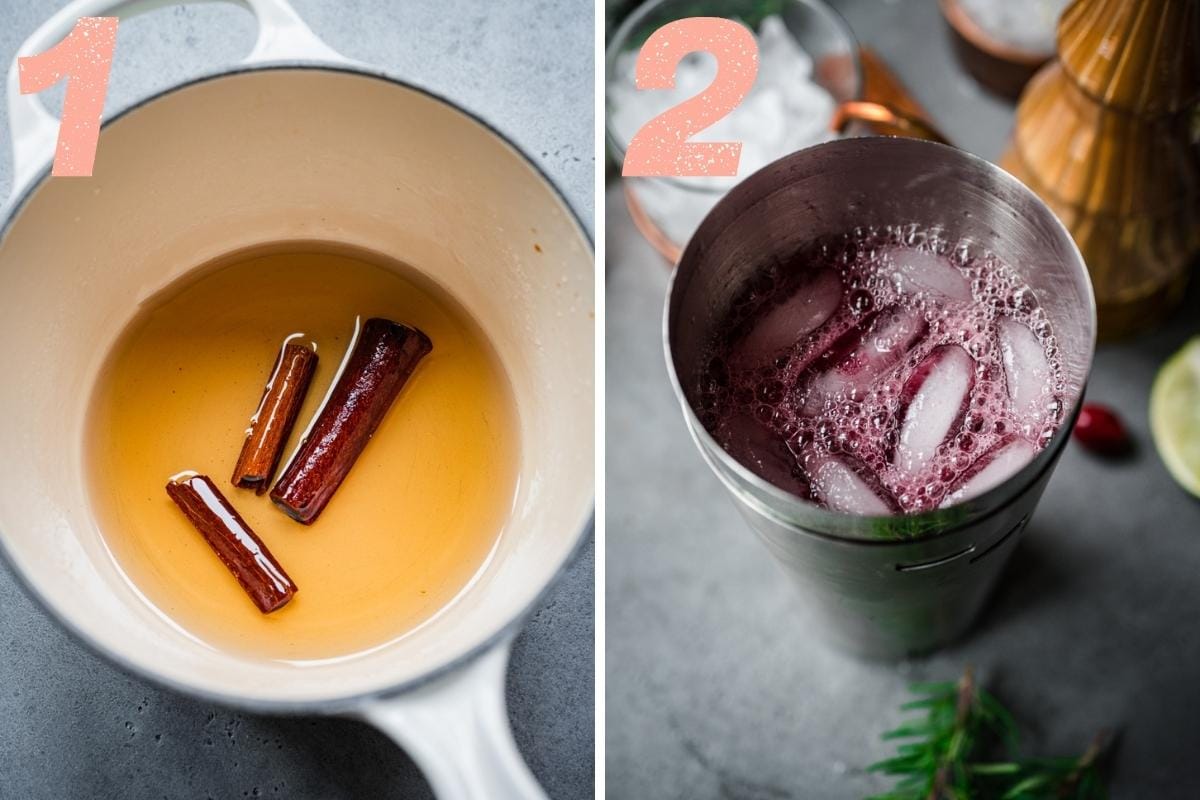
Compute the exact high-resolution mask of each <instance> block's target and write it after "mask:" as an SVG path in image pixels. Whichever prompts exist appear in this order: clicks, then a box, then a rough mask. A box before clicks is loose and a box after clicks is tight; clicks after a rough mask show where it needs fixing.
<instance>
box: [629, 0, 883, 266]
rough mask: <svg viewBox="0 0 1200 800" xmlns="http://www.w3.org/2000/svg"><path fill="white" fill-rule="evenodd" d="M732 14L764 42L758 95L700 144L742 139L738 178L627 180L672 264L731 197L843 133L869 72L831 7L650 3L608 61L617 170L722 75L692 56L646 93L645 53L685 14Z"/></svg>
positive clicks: (651, 236)
mask: <svg viewBox="0 0 1200 800" xmlns="http://www.w3.org/2000/svg"><path fill="white" fill-rule="evenodd" d="M698 16H707V17H724V18H726V19H732V20H736V21H738V22H741V23H743V24H744V25H745V26H746V27H747V28H749V29H750V30H751V31H752V32H753V33H754V35H755V37H756V38H757V40H758V48H759V69H758V77H757V78H756V80H755V82H754V86H753V88H752V89H751V90H750V92H749V93H748V94H747V95H746V97H745V98H744V99H743V100H742V102H741V103H740V104H739V105H738V107H737V108H735V109H734V110H733V111H731V112H730V113H729V114H728V115H727V116H725V117H724V118H723V119H721V120H720V121H718V122H717V123H716V124H714V125H712V126H711V127H710V128H708V129H707V130H705V131H703V132H702V133H699V134H697V135H696V136H695V137H693V141H740V142H742V156H741V162H740V164H739V167H738V174H737V175H736V176H732V177H707V176H706V177H689V178H669V177H665V178H626V179H625V182H624V186H625V194H626V200H627V202H628V204H629V209H630V213H631V214H632V215H633V218H634V221H635V222H636V223H637V225H638V228H639V230H640V231H641V232H642V234H643V235H645V236H646V238H647V239H648V240H649V241H650V243H651V244H652V245H653V246H654V247H655V249H657V250H658V251H659V252H660V253H661V254H662V255H663V256H664V257H665V258H666V259H667V260H668V261H669V262H670V263H672V264H674V263H675V262H676V261H677V260H678V256H679V253H680V250H681V249H682V246H683V244H684V243H686V242H687V240H688V239H689V238H690V237H691V235H692V233H693V232H694V231H695V230H696V228H697V227H698V226H699V224H700V221H701V220H703V219H704V217H705V216H706V215H707V214H708V212H709V211H710V210H711V209H712V207H713V206H715V205H716V204H717V201H718V200H720V199H721V198H722V197H723V196H724V195H725V193H726V192H728V191H729V190H730V189H731V188H733V186H735V185H736V184H737V183H738V182H739V181H741V180H742V179H743V178H745V177H747V176H748V175H750V174H752V173H754V172H756V171H758V170H759V169H760V168H762V167H764V166H766V165H767V164H769V163H771V162H772V161H775V160H776V159H778V158H780V157H782V156H784V155H787V154H788V153H791V152H794V151H796V150H800V149H802V148H804V147H808V146H809V145H813V144H817V143H819V142H823V141H826V140H828V139H831V138H834V137H835V136H836V134H835V133H833V129H834V120H835V116H836V114H837V109H838V107H839V105H840V104H842V103H845V102H848V101H852V100H854V99H856V98H858V97H859V96H860V94H861V91H862V66H861V64H860V62H859V57H858V45H857V43H856V42H855V40H854V36H853V34H852V33H851V31H850V28H849V26H848V25H847V24H846V22H845V21H844V20H843V19H842V18H841V17H840V16H839V15H838V14H837V12H836V11H834V10H833V9H832V8H830V7H829V6H828V5H826V4H825V3H824V2H821V0H649V2H646V3H644V4H643V5H642V6H640V7H639V8H638V9H637V10H635V11H634V12H633V13H632V14H631V15H630V16H629V17H628V18H627V19H626V20H625V22H624V23H623V24H622V25H621V26H620V27H619V28H618V29H617V30H616V32H615V33H614V34H613V37H612V40H611V42H610V44H609V47H608V51H607V57H606V68H605V72H606V78H607V88H606V92H605V101H606V106H607V109H606V110H607V113H606V115H605V118H606V124H605V129H606V138H607V142H608V146H609V149H610V151H611V153H612V155H613V156H614V158H615V160H616V161H617V163H620V162H621V161H622V160H623V159H624V157H625V149H626V147H627V146H628V144H629V140H630V139H631V138H632V137H633V135H634V134H635V133H636V132H637V131H638V129H639V128H640V127H641V126H642V125H644V124H645V123H646V122H647V121H649V120H650V119H652V118H654V117H656V116H657V115H659V114H661V113H662V112H664V111H666V110H667V109H669V108H671V107H673V106H675V105H678V104H679V103H680V102H682V101H684V100H686V99H688V98H690V97H692V96H694V95H696V94H698V93H700V92H701V91H702V90H703V89H704V88H705V87H707V86H708V85H709V84H710V83H711V82H712V80H713V78H714V76H715V75H716V69H717V64H716V60H715V58H714V57H713V56H712V55H711V54H709V53H692V54H690V55H688V56H687V57H685V58H684V59H683V60H682V61H681V62H680V63H679V66H678V68H677V69H676V73H675V88H674V89H670V90H662V91H640V90H638V89H637V87H636V86H635V84H634V70H635V66H636V63H637V55H638V51H639V50H640V49H641V47H642V44H643V43H645V41H646V39H647V38H648V37H649V36H650V35H651V34H652V33H654V31H656V30H658V29H659V28H660V27H662V26H663V25H665V24H667V23H669V22H673V21H675V20H677V19H683V18H685V17H698Z"/></svg>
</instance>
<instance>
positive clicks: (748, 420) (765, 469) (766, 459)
mask: <svg viewBox="0 0 1200 800" xmlns="http://www.w3.org/2000/svg"><path fill="white" fill-rule="evenodd" d="M716 433H717V436H716V438H717V441H718V442H720V443H721V446H722V447H723V448H725V451H726V452H728V453H729V454H730V455H731V456H733V457H734V458H735V459H737V460H738V462H739V463H741V464H742V466H744V467H746V468H747V469H749V470H750V471H751V472H753V473H755V474H756V475H758V476H759V477H760V478H762V479H763V480H766V481H768V482H770V483H773V484H775V485H776V486H778V487H779V488H780V489H783V490H784V491H786V492H791V493H792V494H794V495H798V496H799V497H803V498H805V499H808V498H809V497H810V496H811V493H810V492H809V488H808V484H807V483H806V482H805V481H804V479H803V478H801V477H799V471H798V469H797V464H796V459H795V457H794V456H793V455H792V453H791V451H790V450H788V448H787V445H786V444H784V442H783V440H782V439H781V438H779V436H778V435H776V434H775V433H774V432H772V431H770V430H768V429H767V428H766V427H764V426H763V424H762V423H760V422H759V421H758V420H756V419H755V418H754V417H753V416H751V415H750V414H734V415H733V416H730V417H727V418H726V419H724V420H722V421H721V422H720V423H719V424H718V426H717V432H716Z"/></svg>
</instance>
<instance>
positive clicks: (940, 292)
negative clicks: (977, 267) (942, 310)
mask: <svg viewBox="0 0 1200 800" xmlns="http://www.w3.org/2000/svg"><path fill="white" fill-rule="evenodd" d="M886 263H887V270H888V272H889V273H890V274H891V278H892V284H893V285H894V286H895V287H896V290H897V291H899V292H902V293H904V294H907V295H916V294H925V295H934V296H940V297H943V298H946V299H948V300H954V301H958V302H967V301H969V300H970V299H971V284H970V283H968V282H967V278H966V276H965V275H963V274H962V272H961V271H959V269H958V268H957V267H955V266H954V265H953V264H951V263H950V262H949V261H948V260H947V259H945V258H944V257H942V256H939V255H937V254H936V253H931V252H929V251H928V250H922V249H921V248H918V247H897V248H894V249H892V250H889V251H888V253H887V262H886Z"/></svg>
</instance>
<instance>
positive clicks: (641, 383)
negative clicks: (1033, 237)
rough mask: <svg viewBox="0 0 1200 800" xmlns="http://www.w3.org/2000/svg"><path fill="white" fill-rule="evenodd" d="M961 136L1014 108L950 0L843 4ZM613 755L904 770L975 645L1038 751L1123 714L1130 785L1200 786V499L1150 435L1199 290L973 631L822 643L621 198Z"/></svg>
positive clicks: (663, 765)
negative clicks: (911, 654)
mask: <svg viewBox="0 0 1200 800" xmlns="http://www.w3.org/2000/svg"><path fill="white" fill-rule="evenodd" d="M840 5H841V6H842V7H843V8H844V10H845V13H846V16H847V17H848V18H849V20H850V22H851V24H852V26H853V27H854V28H855V29H856V31H857V33H858V35H859V37H860V38H861V39H863V40H864V41H865V42H867V43H869V44H870V45H872V46H874V47H876V48H877V49H878V50H880V51H881V52H882V53H883V55H884V56H885V58H886V59H887V60H888V62H889V63H890V64H892V65H893V66H894V67H895V69H896V70H897V72H898V73H900V75H901V76H902V77H903V79H904V80H905V82H906V84H907V85H908V86H910V87H911V88H912V89H913V90H914V91H915V93H916V94H917V95H918V96H919V97H920V99H921V100H922V101H923V102H924V103H926V105H927V106H928V108H929V109H930V110H931V111H932V112H933V114H934V115H935V117H936V119H937V121H938V122H939V123H940V124H941V125H942V126H943V128H944V129H945V130H946V131H947V132H948V133H949V134H950V135H951V136H952V137H953V138H954V140H955V141H956V142H957V143H959V144H960V145H963V146H965V147H967V148H968V149H971V150H975V151H976V152H979V153H980V154H982V155H985V156H988V157H995V156H997V155H998V154H999V152H1000V149H1001V147H1002V145H1003V143H1004V141H1005V137H1006V135H1007V132H1008V130H1009V129H1010V126H1011V110H1010V109H1009V108H1008V107H1007V106H1006V105H1005V104H1004V103H1001V102H999V101H996V100H994V99H991V98H988V97H986V96H985V95H983V94H982V93H981V91H980V90H979V89H977V88H976V87H975V86H974V85H973V84H972V83H971V82H970V80H969V79H968V78H966V77H964V76H963V75H962V74H961V73H960V71H959V70H958V68H957V66H956V65H955V63H954V61H953V59H952V57H951V54H950V52H949V50H948V47H947V45H946V42H945V41H944V38H943V32H942V30H941V28H940V23H939V21H938V19H937V12H936V8H935V6H936V4H935V3H933V2H932V0H921V1H920V2H918V1H917V0H909V1H908V2H891V3H884V2H878V0H858V1H857V2H844V3H841V4H840ZM607 226H608V232H607V237H606V238H607V243H608V253H607V290H608V294H607V298H608V299H607V313H608V323H607V331H608V332H607V336H606V339H607V365H608V387H609V391H608V406H607V447H608V467H607V490H608V503H607V509H608V523H607V553H608V563H607V573H606V582H607V587H606V589H607V600H606V608H607V617H606V635H607V646H606V669H607V678H606V680H607V683H606V686H607V692H608V698H607V711H606V749H607V752H606V757H607V766H606V775H607V778H606V779H607V794H608V796H609V797H611V798H638V799H639V800H655V799H656V798H688V800H703V798H746V799H747V800H779V799H782V798H803V800H840V799H841V798H855V797H862V796H864V795H867V794H870V793H871V792H873V791H879V790H881V789H883V788H885V787H886V786H887V785H888V784H887V783H886V782H884V781H881V780H880V779H879V778H877V777H876V776H873V775H869V774H866V773H864V772H863V771H862V767H863V766H864V765H866V764H869V763H870V762H872V761H874V760H876V759H878V758H880V757H883V756H885V755H887V754H888V752H889V750H888V748H887V747H886V746H885V745H884V744H882V743H881V742H880V741H879V740H878V736H879V734H880V733H881V732H882V731H884V730H886V729H887V728H889V727H891V726H892V725H893V724H894V723H896V722H897V720H898V719H899V718H900V714H899V712H898V710H897V708H898V706H899V704H900V703H901V702H903V701H904V699H905V697H906V692H905V686H906V685H907V683H909V682H910V681H912V680H924V679H931V680H940V679H953V678H955V677H957V675H958V674H959V673H960V671H961V669H962V667H963V665H964V664H965V663H968V662H970V663H972V664H974V665H976V667H977V668H978V669H979V671H980V673H981V675H982V676H983V678H984V680H986V681H987V683H988V684H990V685H991V686H992V688H994V689H995V691H996V692H997V693H998V694H999V695H1000V696H1001V697H1002V698H1003V699H1004V700H1005V701H1006V702H1007V703H1008V704H1009V705H1010V707H1011V708H1012V709H1013V711H1014V713H1015V714H1016V716H1017V717H1018V719H1019V720H1021V721H1022V723H1023V726H1022V727H1023V729H1024V731H1025V745H1026V747H1027V748H1028V750H1029V751H1030V752H1036V753H1042V754H1058V755H1070V754H1073V753H1074V754H1077V753H1078V752H1080V751H1081V750H1082V749H1083V747H1084V746H1085V745H1086V744H1087V742H1088V740H1089V739H1090V738H1091V737H1092V735H1093V734H1094V733H1095V732H1096V731H1097V730H1098V729H1100V728H1102V727H1106V726H1114V727H1117V728H1119V729H1120V731H1121V739H1120V742H1119V746H1118V749H1117V750H1116V752H1115V754H1114V755H1115V757H1114V762H1113V765H1112V766H1113V773H1112V782H1111V790H1112V796H1113V797H1114V798H1135V799H1136V800H1140V799H1141V798H1152V799H1153V800H1173V799H1175V798H1194V797H1197V796H1200V779H1198V778H1197V777H1196V755H1197V753H1200V726H1198V725H1197V722H1196V715H1197V713H1200V682H1198V681H1197V671H1198V670H1200V597H1198V594H1200V593H1198V592H1197V586H1198V577H1197V576H1200V538H1198V537H1200V502H1196V501H1195V500H1193V499H1191V498H1190V497H1188V496H1187V495H1186V494H1185V493H1184V492H1183V491H1182V490H1181V489H1179V488H1178V487H1177V486H1176V485H1175V484H1174V483H1173V482H1172V481H1171V479H1170V478H1169V477H1168V475H1167V473H1166V471H1165V469H1164V468H1163V466H1162V464H1161V463H1160V461H1159V459H1158V457H1157V455H1156V454H1155V452H1154V449H1153V444H1152V442H1151V440H1150V436H1149V431H1148V422H1147V417H1146V414H1147V411H1146V409H1147V399H1148V393H1149V389H1150V384H1151V381H1152V379H1153V377H1154V374H1155V371H1156V369H1157V368H1158V366H1159V365H1160V364H1161V363H1162V361H1163V360H1164V358H1165V357H1166V356H1167V355H1168V354H1169V353H1171V352H1173V351H1174V350H1175V349H1176V348H1178V347H1179V346H1180V345H1181V344H1182V343H1183V342H1184V341H1185V340H1186V338H1187V337H1188V336H1189V335H1192V334H1195V333H1197V332H1200V291H1193V292H1192V294H1191V296H1190V298H1189V301H1188V303H1187V305H1186V307H1185V308H1184V309H1183V310H1182V311H1181V312H1179V313H1177V314H1176V315H1174V316H1173V317H1172V318H1171V319H1170V320H1169V322H1168V324H1167V325H1166V326H1165V327H1164V328H1162V329H1161V330H1160V331H1158V332H1156V333H1154V334H1151V335H1149V336H1146V337H1144V338H1141V339H1138V340H1136V341H1133V342H1130V343H1127V344H1120V345H1112V346H1104V347H1102V348H1101V349H1100V352H1099V354H1098V356H1097V359H1096V366H1095V372H1094V375H1093V380H1092V383H1091V387H1090V390H1089V393H1088V394H1089V398H1090V399H1093V400H1096V401H1099V402H1104V403H1106V404H1109V405H1111V406H1112V407H1114V408H1116V409H1117V410H1119V412H1120V413H1121V415H1122V416H1123V418H1124V419H1125V420H1126V422H1127V423H1128V425H1129V427H1130V428H1131V430H1132V432H1133V434H1134V436H1135V437H1136V439H1137V445H1138V450H1137V453H1136V455H1135V456H1134V457H1133V458H1132V459H1131V460H1130V461H1127V462H1122V463H1111V462H1105V461H1101V460H1098V459H1096V458H1093V457H1090V456H1089V455H1087V454H1086V453H1085V452H1083V451H1081V450H1080V449H1079V448H1078V447H1076V446H1074V445H1073V444H1072V445H1069V446H1068V448H1067V451H1066V453H1065V455H1064V457H1063V459H1062V461H1061V462H1060V464H1059V466H1058V469H1057V471H1056V473H1055V475H1054V477H1053V479H1052V482H1051V484H1050V486H1049V488H1048V490H1047V492H1046V496H1045V499H1043V501H1042V503H1041V506H1040V508H1039V510H1038V512H1037V514H1036V515H1035V516H1034V518H1033V520H1032V522H1031V523H1030V527H1029V530H1028V531H1027V534H1026V536H1025V539H1024V540H1023V541H1022V543H1021V545H1020V547H1019V548H1018V550H1017V552H1016V554H1015V557H1014V559H1013V561H1012V562H1011V563H1010V565H1009V568H1008V570H1007V573H1006V576H1005V579H1004V581H1003V583H1002V585H1001V587H1000V590H999V592H998V594H997V596H996V597H995V598H994V601H993V602H992V604H991V605H990V607H989V609H988V610H987V611H986V613H985V614H984V616H983V618H982V619H981V621H980V623H979V625H978V628H977V630H976V632H975V633H974V635H973V636H971V637H970V638H969V639H968V640H966V641H964V642H962V643H961V644H958V645H955V646H953V647H951V648H949V649H947V650H945V651H944V652H942V653H939V654H937V655H934V656H932V657H929V658H924V659H921V660H914V661H910V662H906V663H901V664H898V665H885V664H871V663H863V662H860V661H856V660H854V659H852V658H849V657H846V656H843V655H840V654H838V653H835V652H831V651H829V650H827V649H825V648H824V647H822V646H821V645H819V644H818V643H817V642H815V641H813V640H812V638H811V633H810V626H809V623H808V622H807V620H806V613H805V609H804V608H802V607H800V605H799V603H798V602H797V600H796V597H795V595H794V594H793V591H792V589H791V587H790V586H789V585H788V584H787V583H786V579H785V577H784V576H783V574H782V572H781V571H780V570H779V569H778V568H777V567H776V566H775V565H774V563H773V562H772V561H771V558H770V556H769V555H768V553H767V551H766V549H765V548H763V547H762V545H761V544H760V543H759V542H758V541H756V540H755V539H754V538H753V537H752V536H751V534H750V533H749V530H748V529H747V528H746V527H745V526H744V524H743V522H742V521H741V519H740V518H739V517H738V516H737V514H736V512H735V511H734V508H733V505H732V503H731V501H730V500H729V499H728V498H727V497H726V496H725V494H724V492H723V489H722V487H721V486H720V484H719V483H718V481H717V479H716V478H715V477H713V476H712V475H711V473H710V472H709V471H708V469H707V467H706V466H705V465H704V463H703V462H702V460H701V458H700V456H699V454H698V453H697V452H696V450H695V447H694V446H693V444H692V442H691V440H690V439H689V437H688V434H687V432H686V429H685V427H684V424H683V420H682V417H681V416H680V412H679V409H678V407H677V405H676V404H675V401H674V398H673V396H672V394H671V390H670V387H669V385H668V382H667V376H666V368H665V365H664V360H663V356H662V350H661V346H660V327H661V314H662V301H663V296H664V292H665V289H666V281H667V271H666V269H665V268H664V265H663V263H662V262H661V261H659V260H658V259H657V258H656V256H655V255H654V254H653V253H652V252H651V250H650V248H649V247H648V246H647V245H646V244H645V243H644V242H642V241H641V240H640V238H639V237H638V234H637V233H636V231H635V230H634V228H633V227H632V224H631V222H630V220H629V218H628V215H627V213H626V212H625V209H624V205H623V203H622V200H621V197H620V195H619V194H618V193H616V192H615V191H613V190H612V189H610V190H609V193H608V197H607Z"/></svg>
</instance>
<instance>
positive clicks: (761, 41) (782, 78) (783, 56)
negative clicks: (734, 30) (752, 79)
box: [758, 14, 813, 84]
mask: <svg viewBox="0 0 1200 800" xmlns="http://www.w3.org/2000/svg"><path fill="white" fill-rule="evenodd" d="M758 63H759V65H760V66H759V70H758V72H759V79H760V80H764V81H766V80H775V81H778V82H779V83H780V84H787V83H792V82H798V81H807V80H808V79H809V78H811V77H812V71H813V60H812V56H810V55H809V54H808V53H807V52H806V51H805V50H804V48H803V47H801V46H800V43H799V42H798V41H796V37H795V36H794V35H793V34H792V32H791V31H789V30H788V27H787V23H786V22H784V21H783V18H782V17H780V16H778V15H777V14H771V15H770V16H768V17H766V18H765V19H763V21H762V24H761V25H760V26H759V28H758Z"/></svg>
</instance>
